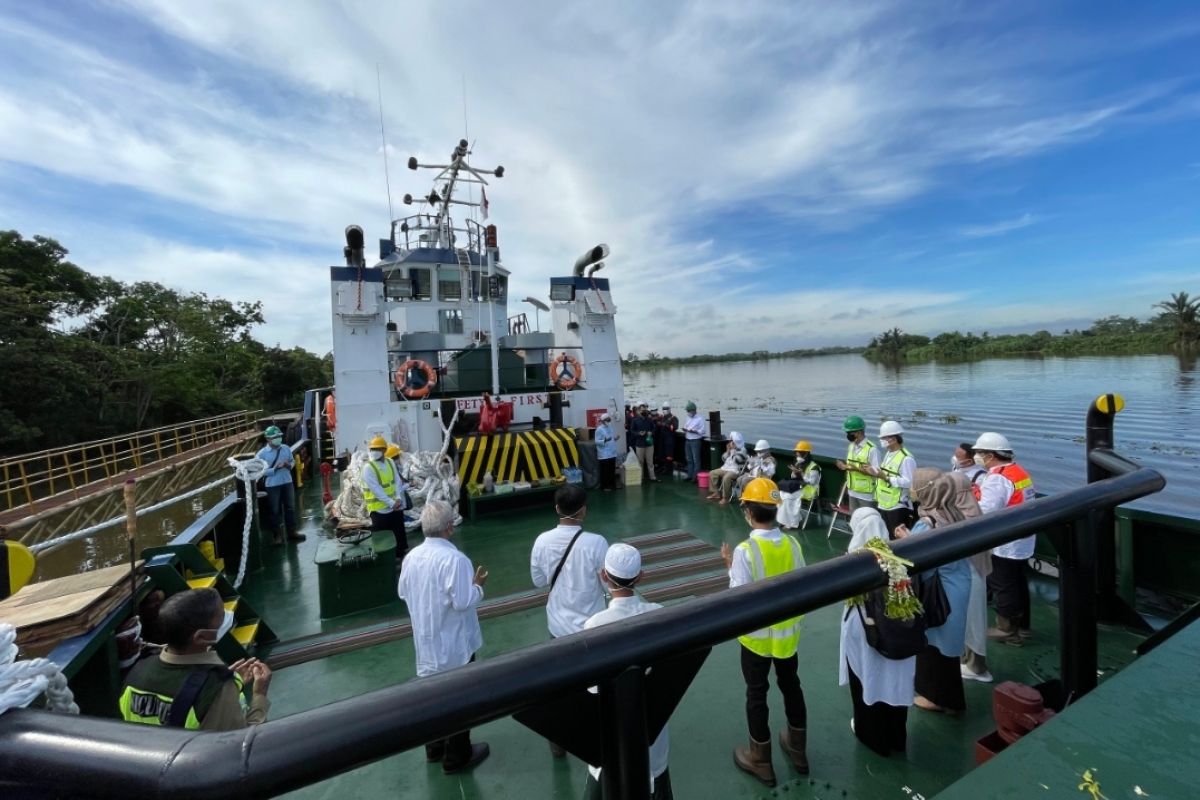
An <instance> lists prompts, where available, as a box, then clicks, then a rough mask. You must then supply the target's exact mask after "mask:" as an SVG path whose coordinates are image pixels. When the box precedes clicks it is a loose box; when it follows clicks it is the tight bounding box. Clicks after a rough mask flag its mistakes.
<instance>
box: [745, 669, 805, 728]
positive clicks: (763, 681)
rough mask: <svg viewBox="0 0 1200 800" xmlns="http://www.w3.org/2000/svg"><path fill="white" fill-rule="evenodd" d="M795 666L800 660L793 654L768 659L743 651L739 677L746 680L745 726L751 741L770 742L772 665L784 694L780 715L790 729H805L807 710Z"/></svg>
mask: <svg viewBox="0 0 1200 800" xmlns="http://www.w3.org/2000/svg"><path fill="white" fill-rule="evenodd" d="M798 664H799V659H798V658H796V655H795V654H794V653H793V654H792V656H791V657H790V658H769V657H767V656H760V655H757V654H755V653H752V652H750V651H749V650H747V649H746V648H745V647H743V648H742V677H743V678H745V679H746V724H747V726H748V727H749V728H750V738H751V739H753V740H754V741H756V742H769V741H770V740H771V727H770V724H769V720H768V709H767V689H769V688H770V687H771V682H770V680H769V677H770V674H771V666H772V665H774V667H775V682H776V683H778V684H779V691H780V692H782V693H783V712H784V714H785V715H786V716H787V721H788V725H791V726H792V727H793V728H805V727H808V707H807V706H806V705H805V704H804V690H803V689H801V688H800V675H799V674H798V672H797V666H798Z"/></svg>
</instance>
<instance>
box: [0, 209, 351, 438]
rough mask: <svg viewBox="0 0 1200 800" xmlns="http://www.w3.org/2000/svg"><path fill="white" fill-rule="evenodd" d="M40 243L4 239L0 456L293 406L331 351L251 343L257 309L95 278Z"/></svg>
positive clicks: (325, 381) (318, 381)
mask: <svg viewBox="0 0 1200 800" xmlns="http://www.w3.org/2000/svg"><path fill="white" fill-rule="evenodd" d="M67 255H68V251H67V249H66V248H65V247H63V246H62V245H61V244H59V243H58V242H57V241H55V240H54V239H50V238H47V237H44V236H34V237H33V238H31V239H26V238H24V237H23V236H22V235H21V234H20V233H18V232H17V231H0V375H2V376H3V382H4V390H3V393H2V394H0V454H5V455H9V454H16V453H23V452H29V451H31V450H40V449H43V448H47V447H56V446H60V445H67V444H72V443H75V442H80V441H85V440H89V439H98V438H104V437H107V436H113V435H117V434H121V433H126V432H131V431H135V430H139V429H142V428H149V427H157V426H160V425H169V424H172V423H175V422H184V421H186V420H189V419H195V418H198V417H205V416H211V415H214V414H220V413H223V412H226V411H235V410H239V409H247V408H250V409H253V408H261V409H265V410H269V411H274V410H280V409H285V408H296V407H299V406H300V405H301V404H302V402H303V395H304V390H305V389H307V388H311V387H314V386H326V385H329V384H331V383H332V380H333V377H332V376H333V359H332V355H331V354H327V355H325V356H324V357H321V356H317V355H315V354H313V353H310V352H308V351H307V350H304V349H302V348H299V347H293V348H291V349H283V348H280V347H278V346H276V347H267V346H266V345H264V344H262V343H261V342H259V341H257V340H255V339H254V338H252V336H251V332H252V331H253V330H254V328H255V327H256V326H258V325H261V324H263V315H262V303H260V302H253V303H234V302H230V301H228V300H224V299H221V298H217V297H209V296H208V295H207V294H204V293H203V292H200V293H184V292H179V291H176V290H174V289H170V288H167V287H165V286H163V285H162V284H160V283H156V282H153V281H138V282H134V283H123V282H121V281H117V280H115V279H113V278H110V277H106V276H98V275H92V274H90V273H88V272H87V271H85V270H84V269H82V268H80V267H78V266H76V265H75V264H73V263H72V262H70V261H69V260H67Z"/></svg>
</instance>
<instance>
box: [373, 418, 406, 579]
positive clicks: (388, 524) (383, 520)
mask: <svg viewBox="0 0 1200 800" xmlns="http://www.w3.org/2000/svg"><path fill="white" fill-rule="evenodd" d="M367 447H368V448H369V459H370V460H368V461H367V463H365V464H363V467H362V472H361V475H362V488H363V499H364V500H366V501H367V513H368V514H370V515H371V530H374V531H391V532H392V534H393V535H394V536H395V537H396V565H397V566H399V565H400V563H401V562H403V560H404V555H405V554H406V553H407V552H408V534H407V533H405V530H404V506H405V502H404V490H405V489H407V488H408V486H407V485H406V484H405V483H404V479H403V478H401V477H400V469H399V468H398V467H397V466H396V462H395V461H393V460H392V457H389V456H388V455H387V452H388V450H389V445H388V442H387V440H386V439H384V438H383V437H382V436H376V437H375V438H373V439H372V440H371V441H370V443H369V444H368V445H367ZM390 447H394V448H395V452H396V455H399V454H400V448H399V447H398V446H396V445H391V446H390Z"/></svg>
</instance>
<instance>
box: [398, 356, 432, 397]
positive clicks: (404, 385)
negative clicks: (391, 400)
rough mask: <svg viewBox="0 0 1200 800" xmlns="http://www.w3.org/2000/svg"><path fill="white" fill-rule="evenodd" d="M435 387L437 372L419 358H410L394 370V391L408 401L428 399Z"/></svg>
mask: <svg viewBox="0 0 1200 800" xmlns="http://www.w3.org/2000/svg"><path fill="white" fill-rule="evenodd" d="M434 386H437V370H435V369H434V368H433V367H431V366H430V365H429V364H428V363H427V362H425V361H422V360H421V359H419V358H410V359H409V360H408V361H405V362H404V363H403V364H401V365H400V369H398V370H396V390H397V391H399V392H400V394H402V395H404V396H405V397H407V398H408V399H409V400H420V399H421V398H423V397H428V396H429V393H430V392H432V391H433V387H434Z"/></svg>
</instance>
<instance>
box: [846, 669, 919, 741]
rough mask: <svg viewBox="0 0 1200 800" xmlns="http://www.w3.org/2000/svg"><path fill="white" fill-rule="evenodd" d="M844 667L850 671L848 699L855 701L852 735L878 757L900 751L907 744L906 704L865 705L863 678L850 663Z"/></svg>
mask: <svg viewBox="0 0 1200 800" xmlns="http://www.w3.org/2000/svg"><path fill="white" fill-rule="evenodd" d="M846 668H847V671H849V673H850V699H851V701H852V702H853V703H854V735H855V736H857V737H858V740H859V741H860V742H862V743H863V744H865V745H866V746H867V747H869V748H871V749H872V750H874V751H875V752H876V753H879V755H881V756H890V755H891V754H892V753H893V752H900V753H903V752H904V748H905V746H906V745H907V743H908V730H907V727H906V726H907V724H908V706H890V705H888V704H887V703H872V704H871V705H867V704H866V703H864V702H863V687H862V681H860V680H859V679H858V676H857V675H855V674H854V670H853V669H851V668H850V664H849V663H847V664H846Z"/></svg>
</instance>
